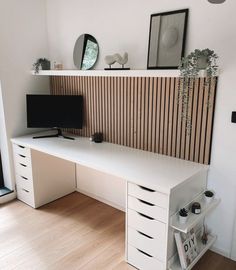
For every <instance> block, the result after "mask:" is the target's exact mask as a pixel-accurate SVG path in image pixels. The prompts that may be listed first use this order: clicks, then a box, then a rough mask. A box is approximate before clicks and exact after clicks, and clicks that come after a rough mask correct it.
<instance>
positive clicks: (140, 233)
mask: <svg viewBox="0 0 236 270" xmlns="http://www.w3.org/2000/svg"><path fill="white" fill-rule="evenodd" d="M137 232H138V233H139V234H141V235H143V236H145V237H147V238H149V239H154V238H153V237H151V236H149V235H147V234H145V233H142V232H140V231H137Z"/></svg>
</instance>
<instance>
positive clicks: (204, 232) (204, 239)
mask: <svg viewBox="0 0 236 270" xmlns="http://www.w3.org/2000/svg"><path fill="white" fill-rule="evenodd" d="M201 241H202V243H203V245H206V244H207V242H208V232H207V229H206V225H205V224H203V232H202V236H201Z"/></svg>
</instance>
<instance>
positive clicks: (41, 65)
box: [33, 58, 51, 74]
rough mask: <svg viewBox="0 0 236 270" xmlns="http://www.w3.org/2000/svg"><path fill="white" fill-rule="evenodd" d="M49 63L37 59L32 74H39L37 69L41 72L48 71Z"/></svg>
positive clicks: (45, 59) (45, 60)
mask: <svg viewBox="0 0 236 270" xmlns="http://www.w3.org/2000/svg"><path fill="white" fill-rule="evenodd" d="M50 66H51V63H50V61H49V60H48V59H47V58H39V59H37V61H36V62H35V63H34V64H33V68H34V73H35V74H37V73H39V69H40V68H41V69H42V70H50Z"/></svg>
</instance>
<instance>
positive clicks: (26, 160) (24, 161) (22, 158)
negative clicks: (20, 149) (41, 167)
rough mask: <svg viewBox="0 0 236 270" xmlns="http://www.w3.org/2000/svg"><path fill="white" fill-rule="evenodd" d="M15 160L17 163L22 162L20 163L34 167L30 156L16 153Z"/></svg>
mask: <svg viewBox="0 0 236 270" xmlns="http://www.w3.org/2000/svg"><path fill="white" fill-rule="evenodd" d="M14 161H15V164H17V163H20V164H24V165H27V167H30V168H31V167H32V165H31V158H30V157H27V156H24V155H21V154H17V153H14Z"/></svg>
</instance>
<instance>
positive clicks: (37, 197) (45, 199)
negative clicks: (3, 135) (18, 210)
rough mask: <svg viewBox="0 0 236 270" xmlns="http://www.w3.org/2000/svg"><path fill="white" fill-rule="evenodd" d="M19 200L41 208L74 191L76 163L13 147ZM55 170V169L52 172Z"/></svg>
mask: <svg viewBox="0 0 236 270" xmlns="http://www.w3.org/2000/svg"><path fill="white" fill-rule="evenodd" d="M13 156H14V164H15V179H16V190H17V198H18V199H19V200H21V201H22V202H24V203H26V204H28V205H30V206H31V207H34V208H38V207H40V206H42V205H44V204H46V203H49V202H51V201H53V200H56V199H58V198H60V197H62V196H65V195H67V194H69V193H71V192H73V191H75V164H73V163H72V162H69V161H64V160H62V159H60V158H57V157H53V156H50V155H47V154H44V153H41V152H38V151H35V150H32V151H31V149H30V148H28V147H26V146H24V145H18V144H13ZM52 168H53V169H52Z"/></svg>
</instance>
